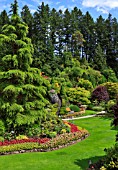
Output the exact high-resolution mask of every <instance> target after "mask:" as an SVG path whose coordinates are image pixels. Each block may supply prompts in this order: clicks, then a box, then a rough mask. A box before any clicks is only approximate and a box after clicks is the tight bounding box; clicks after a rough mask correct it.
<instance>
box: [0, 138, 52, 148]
mask: <svg viewBox="0 0 118 170" xmlns="http://www.w3.org/2000/svg"><path fill="white" fill-rule="evenodd" d="M49 140H50V139H49V138H43V139H34V138H30V139H19V140H16V139H14V140H10V141H8V140H5V141H4V142H0V146H8V145H13V144H19V143H29V142H31V143H40V144H41V143H45V142H47V141H49Z"/></svg>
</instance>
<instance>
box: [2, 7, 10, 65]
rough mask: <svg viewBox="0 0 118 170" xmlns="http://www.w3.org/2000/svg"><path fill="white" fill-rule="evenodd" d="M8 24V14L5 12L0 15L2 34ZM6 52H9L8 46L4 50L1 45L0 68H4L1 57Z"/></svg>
mask: <svg viewBox="0 0 118 170" xmlns="http://www.w3.org/2000/svg"><path fill="white" fill-rule="evenodd" d="M8 23H9V18H8V15H7V12H6V11H5V10H4V11H2V12H1V14H0V33H1V32H2V27H3V26H4V25H5V24H8ZM6 50H7V46H6V49H5V48H3V45H2V44H1V46H0V67H1V66H2V65H1V59H2V58H1V56H2V55H3V54H4V53H5V51H6Z"/></svg>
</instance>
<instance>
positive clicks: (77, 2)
mask: <svg viewBox="0 0 118 170" xmlns="http://www.w3.org/2000/svg"><path fill="white" fill-rule="evenodd" d="M13 2H14V0H0V12H1V11H3V10H4V9H5V10H7V11H9V10H10V4H11V3H13ZM43 2H44V3H45V4H49V7H50V8H55V9H56V10H59V9H61V10H63V11H64V10H65V9H66V8H68V9H69V10H72V9H73V8H74V7H75V6H76V7H78V8H79V9H81V11H82V12H83V14H85V13H86V11H89V12H90V14H91V15H92V17H93V18H94V19H96V18H97V17H98V16H99V15H102V16H103V18H107V16H108V14H109V13H111V14H112V16H113V17H116V18H117V19H118V0H43ZM41 3H42V0H24V1H23V0H18V4H19V10H21V9H22V7H23V6H24V5H28V7H29V9H30V11H31V12H32V13H33V12H34V11H36V9H37V7H38V6H39V5H41Z"/></svg>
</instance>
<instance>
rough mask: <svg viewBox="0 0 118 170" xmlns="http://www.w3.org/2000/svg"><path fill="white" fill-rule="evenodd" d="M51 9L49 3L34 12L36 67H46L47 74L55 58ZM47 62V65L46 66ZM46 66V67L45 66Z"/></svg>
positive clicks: (43, 69)
mask: <svg viewBox="0 0 118 170" xmlns="http://www.w3.org/2000/svg"><path fill="white" fill-rule="evenodd" d="M49 13H50V9H49V6H48V5H44V2H42V4H41V6H39V7H38V10H37V11H36V12H35V13H34V25H33V32H34V33H33V34H34V36H33V44H34V50H35V53H34V62H33V64H34V65H35V67H40V68H41V69H42V71H45V69H46V68H48V67H49V69H48V70H47V71H46V72H47V74H48V73H49V72H50V62H51V60H52V59H53V52H54V49H53V45H52V42H51V39H50V35H49V30H50V20H49V18H50V14H49ZM45 63H46V64H47V66H46V67H45ZM44 67H45V68H44Z"/></svg>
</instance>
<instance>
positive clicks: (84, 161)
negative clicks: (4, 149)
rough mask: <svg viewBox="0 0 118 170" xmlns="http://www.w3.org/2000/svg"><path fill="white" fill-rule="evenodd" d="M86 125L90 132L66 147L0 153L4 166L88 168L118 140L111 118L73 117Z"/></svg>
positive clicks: (15, 169) (38, 169)
mask: <svg viewBox="0 0 118 170" xmlns="http://www.w3.org/2000/svg"><path fill="white" fill-rule="evenodd" d="M71 122H72V123H75V124H76V125H78V126H81V127H83V128H86V129H87V130H88V131H89V132H90V136H89V137H88V138H87V139H85V140H83V141H81V142H79V143H77V144H74V145H71V146H68V147H66V148H63V149H60V150H56V151H52V152H42V153H25V154H18V155H7V156H0V169H1V170H5V169H7V170H67V169H68V170H75V169H76V170H86V168H87V167H88V162H89V160H91V161H92V162H93V163H94V162H96V161H97V160H98V159H99V158H102V157H103V156H104V154H105V153H104V148H108V147H111V146H112V145H113V144H114V143H115V135H116V129H114V128H112V127H110V123H111V119H108V118H100V117H94V118H87V119H80V120H74V121H71Z"/></svg>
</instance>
